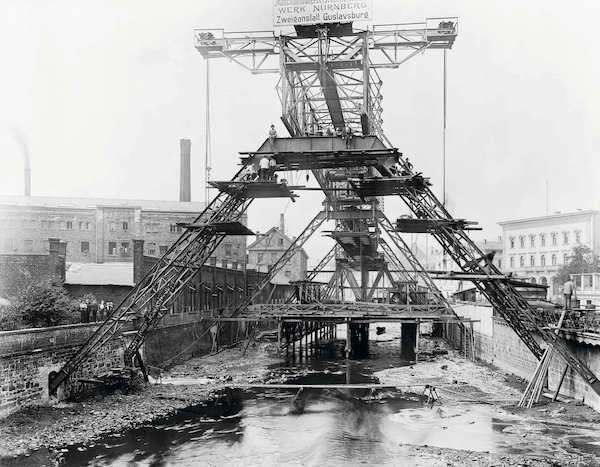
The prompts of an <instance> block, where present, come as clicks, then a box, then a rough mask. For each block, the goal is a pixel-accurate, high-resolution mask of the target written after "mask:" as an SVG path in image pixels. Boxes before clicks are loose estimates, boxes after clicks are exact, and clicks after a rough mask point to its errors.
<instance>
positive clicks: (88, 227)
mask: <svg viewBox="0 0 600 467" xmlns="http://www.w3.org/2000/svg"><path fill="white" fill-rule="evenodd" d="M85 230H90V223H89V222H86V223H85Z"/></svg>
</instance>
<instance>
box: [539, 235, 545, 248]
mask: <svg viewBox="0 0 600 467" xmlns="http://www.w3.org/2000/svg"><path fill="white" fill-rule="evenodd" d="M540 246H546V234H540Z"/></svg>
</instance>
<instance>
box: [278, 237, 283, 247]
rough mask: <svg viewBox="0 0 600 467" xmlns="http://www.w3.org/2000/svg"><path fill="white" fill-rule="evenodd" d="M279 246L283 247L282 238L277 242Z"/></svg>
mask: <svg viewBox="0 0 600 467" xmlns="http://www.w3.org/2000/svg"><path fill="white" fill-rule="evenodd" d="M277 244H278V245H279V246H283V238H280V239H279V240H277Z"/></svg>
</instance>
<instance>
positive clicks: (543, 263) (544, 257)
mask: <svg viewBox="0 0 600 467" xmlns="http://www.w3.org/2000/svg"><path fill="white" fill-rule="evenodd" d="M540 263H541V265H542V266H546V256H545V255H542V256H541V257H540Z"/></svg>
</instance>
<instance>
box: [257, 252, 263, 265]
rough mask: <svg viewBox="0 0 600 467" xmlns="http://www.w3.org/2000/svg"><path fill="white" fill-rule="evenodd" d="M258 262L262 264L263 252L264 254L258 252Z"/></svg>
mask: <svg viewBox="0 0 600 467" xmlns="http://www.w3.org/2000/svg"><path fill="white" fill-rule="evenodd" d="M256 262H257V263H258V264H260V263H262V262H263V254H262V253H258V254H257V255H256Z"/></svg>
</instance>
